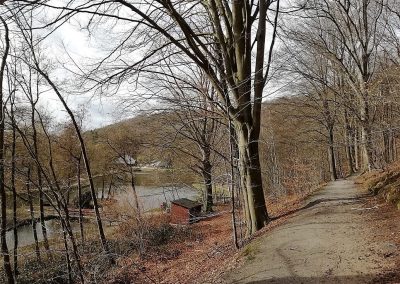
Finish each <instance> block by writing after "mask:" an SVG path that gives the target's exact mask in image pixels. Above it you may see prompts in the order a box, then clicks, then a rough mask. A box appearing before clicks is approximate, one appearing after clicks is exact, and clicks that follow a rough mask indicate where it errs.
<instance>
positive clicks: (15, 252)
mask: <svg viewBox="0 0 400 284" xmlns="http://www.w3.org/2000/svg"><path fill="white" fill-rule="evenodd" d="M14 102H15V97H14V96H13V97H12V98H11V122H12V145H11V191H12V200H13V237H14V249H13V263H14V277H15V279H17V275H18V228H17V191H16V188H15V170H16V163H15V158H16V144H17V143H16V131H15V127H14V123H15V116H14Z"/></svg>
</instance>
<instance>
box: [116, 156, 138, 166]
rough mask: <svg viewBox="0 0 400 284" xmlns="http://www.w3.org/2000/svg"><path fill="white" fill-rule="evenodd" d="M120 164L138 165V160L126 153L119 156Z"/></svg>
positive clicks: (118, 161)
mask: <svg viewBox="0 0 400 284" xmlns="http://www.w3.org/2000/svg"><path fill="white" fill-rule="evenodd" d="M116 162H117V163H118V164H123V165H127V166H131V167H133V166H137V161H136V160H135V159H134V158H132V157H131V156H129V155H125V156H124V157H119V158H118V159H117V161H116Z"/></svg>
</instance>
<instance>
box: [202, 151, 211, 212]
mask: <svg viewBox="0 0 400 284" xmlns="http://www.w3.org/2000/svg"><path fill="white" fill-rule="evenodd" d="M210 152H211V151H210V147H205V149H203V161H202V163H203V166H202V176H203V182H204V189H205V190H204V197H205V198H204V210H205V211H206V212H211V211H212V206H213V195H212V194H213V190H212V175H211V171H212V165H211V162H210Z"/></svg>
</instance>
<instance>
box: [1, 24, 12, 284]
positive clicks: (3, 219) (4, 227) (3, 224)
mask: <svg viewBox="0 0 400 284" xmlns="http://www.w3.org/2000/svg"><path fill="white" fill-rule="evenodd" d="M0 21H1V23H2V25H3V27H4V30H5V35H4V42H3V43H4V50H3V56H2V61H1V66H0V198H1V205H0V206H1V230H0V238H1V253H2V255H3V265H4V271H5V274H6V278H7V282H8V283H14V276H13V272H12V268H11V262H10V254H9V251H8V247H7V239H6V233H7V196H6V190H5V186H4V184H5V181H4V127H5V123H4V119H5V115H4V109H5V107H4V99H5V96H4V85H3V83H4V77H5V68H6V65H7V57H8V54H9V51H10V38H9V29H8V24H7V22H6V21H5V20H4V19H3V17H0Z"/></svg>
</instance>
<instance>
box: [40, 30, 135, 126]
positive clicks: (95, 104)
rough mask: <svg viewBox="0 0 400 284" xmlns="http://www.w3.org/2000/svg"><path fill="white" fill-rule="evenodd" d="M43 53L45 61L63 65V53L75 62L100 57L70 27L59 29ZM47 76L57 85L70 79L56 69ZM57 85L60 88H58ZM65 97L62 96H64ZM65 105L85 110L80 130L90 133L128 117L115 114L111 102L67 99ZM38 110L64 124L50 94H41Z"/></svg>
mask: <svg viewBox="0 0 400 284" xmlns="http://www.w3.org/2000/svg"><path fill="white" fill-rule="evenodd" d="M45 46H46V51H47V52H48V53H49V54H48V56H49V57H53V58H57V60H59V61H60V62H66V61H67V60H68V56H67V55H66V53H65V51H64V50H65V49H66V50H68V53H69V54H70V56H72V57H73V58H74V60H75V61H76V62H78V63H79V62H83V60H86V59H85V58H87V57H88V58H92V57H94V56H96V55H100V54H101V51H100V50H98V49H96V48H95V45H94V44H93V43H92V42H90V41H89V40H88V37H87V35H86V33H85V32H83V31H81V30H79V29H78V27H77V26H75V25H73V24H71V23H65V24H63V25H62V26H61V27H59V28H58V29H57V30H56V32H55V33H53V34H52V35H51V36H50V37H49V38H47V39H46V41H45ZM51 75H52V76H53V79H54V78H55V80H56V81H59V82H60V81H61V80H63V79H64V77H67V78H68V77H70V76H71V74H68V71H66V70H63V69H62V68H60V69H59V70H58V71H56V72H52V73H51ZM60 85H61V84H60ZM64 94H65V93H64ZM66 99H67V103H68V105H69V106H70V107H71V108H72V109H73V110H75V111H79V110H81V109H82V108H84V109H85V120H84V128H85V129H93V128H98V127H102V126H105V125H107V124H111V123H114V122H116V121H118V120H121V119H122V118H126V117H127V116H128V117H129V115H127V114H124V113H123V112H121V111H119V110H120V109H121V108H119V105H118V102H117V101H118V100H117V99H116V98H115V97H114V98H107V97H102V98H100V97H98V96H93V94H90V93H89V94H79V95H69V96H68V97H66ZM40 106H41V107H44V108H45V109H46V110H49V111H50V113H51V114H52V116H54V117H55V118H56V119H57V121H58V122H62V121H66V120H68V117H67V114H66V112H65V111H64V110H63V107H62V105H61V103H60V102H59V100H58V98H57V96H56V95H55V94H54V93H52V92H51V91H49V92H47V93H45V94H43V95H42V96H41V99H40Z"/></svg>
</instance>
